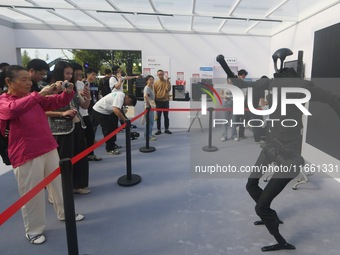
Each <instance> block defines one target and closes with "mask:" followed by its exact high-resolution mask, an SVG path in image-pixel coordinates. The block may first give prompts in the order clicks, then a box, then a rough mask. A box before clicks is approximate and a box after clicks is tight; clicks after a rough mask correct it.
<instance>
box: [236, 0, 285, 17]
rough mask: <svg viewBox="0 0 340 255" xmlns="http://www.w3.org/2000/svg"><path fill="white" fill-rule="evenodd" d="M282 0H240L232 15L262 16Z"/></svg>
mask: <svg viewBox="0 0 340 255" xmlns="http://www.w3.org/2000/svg"><path fill="white" fill-rule="evenodd" d="M282 1H283V0H257V1H254V0H242V1H241V2H240V4H239V5H238V7H237V8H236V10H235V12H234V16H242V17H247V18H250V17H262V18H265V15H266V13H267V12H268V11H269V10H270V9H271V8H272V7H274V6H277V5H278V4H279V3H281V2H282Z"/></svg>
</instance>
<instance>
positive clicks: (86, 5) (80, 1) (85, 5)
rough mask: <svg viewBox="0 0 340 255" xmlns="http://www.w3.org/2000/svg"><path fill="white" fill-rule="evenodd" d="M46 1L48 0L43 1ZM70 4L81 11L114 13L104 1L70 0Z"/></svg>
mask: <svg viewBox="0 0 340 255" xmlns="http://www.w3.org/2000/svg"><path fill="white" fill-rule="evenodd" d="M45 1H48V0H45ZM71 1H72V3H74V4H76V5H77V6H79V7H80V8H81V9H85V10H105V11H114V9H113V8H112V6H111V5H110V4H109V3H108V2H107V1H105V0H95V1H89V0H71Z"/></svg>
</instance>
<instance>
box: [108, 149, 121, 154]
mask: <svg viewBox="0 0 340 255" xmlns="http://www.w3.org/2000/svg"><path fill="white" fill-rule="evenodd" d="M106 154H108V155H119V154H120V151H119V150H117V149H114V150H111V151H107V152H106Z"/></svg>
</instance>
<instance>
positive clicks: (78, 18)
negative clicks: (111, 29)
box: [55, 9, 103, 27]
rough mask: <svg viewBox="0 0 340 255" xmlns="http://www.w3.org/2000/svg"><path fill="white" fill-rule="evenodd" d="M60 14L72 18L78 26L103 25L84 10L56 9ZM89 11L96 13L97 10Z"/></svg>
mask: <svg viewBox="0 0 340 255" xmlns="http://www.w3.org/2000/svg"><path fill="white" fill-rule="evenodd" d="M55 12H56V13H58V14H59V16H62V17H65V18H66V19H69V20H72V21H73V22H74V23H75V24H77V25H78V26H90V27H102V26H103V25H102V24H100V23H99V22H97V21H96V20H94V19H92V18H91V17H90V16H88V15H86V14H85V13H84V12H82V11H78V10H58V9H57V10H56V11H55ZM88 13H90V14H93V15H96V14H97V13H96V12H95V11H88Z"/></svg>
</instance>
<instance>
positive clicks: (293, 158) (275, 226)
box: [246, 144, 304, 235]
mask: <svg viewBox="0 0 340 255" xmlns="http://www.w3.org/2000/svg"><path fill="white" fill-rule="evenodd" d="M291 145H293V146H291V150H290V151H282V150H280V149H278V148H276V146H275V145H273V144H269V145H267V146H266V147H265V148H264V149H263V150H262V151H261V153H260V156H259V157H258V159H257V161H256V163H255V166H258V167H259V169H261V166H268V165H269V164H271V163H272V162H275V163H276V166H277V167H278V168H277V169H278V170H279V169H280V168H281V169H282V171H278V172H275V173H274V174H273V176H272V178H271V179H270V180H269V182H268V184H267V185H266V187H265V188H264V189H263V190H262V189H261V188H260V187H259V179H260V178H261V176H262V175H263V174H264V173H262V172H253V173H251V175H250V176H249V178H248V182H247V186H246V189H247V191H248V192H249V195H250V196H251V197H252V198H253V200H254V201H255V203H256V206H255V211H256V214H257V215H258V216H259V217H260V218H261V220H262V221H263V222H264V224H265V225H266V227H267V229H268V231H269V233H270V234H272V235H276V234H278V233H279V217H278V216H277V213H276V211H275V210H273V209H272V208H270V206H271V203H272V201H273V200H274V198H275V197H276V196H277V195H279V194H280V192H281V191H282V190H283V189H284V188H285V187H286V185H287V184H288V183H289V182H290V181H291V180H292V179H294V178H295V177H296V176H297V175H298V174H299V173H300V168H299V167H300V165H303V164H304V160H303V158H302V157H301V155H300V153H299V151H298V147H296V150H295V149H294V147H295V144H291ZM279 167H280V168H279ZM262 169H263V168H262Z"/></svg>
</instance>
